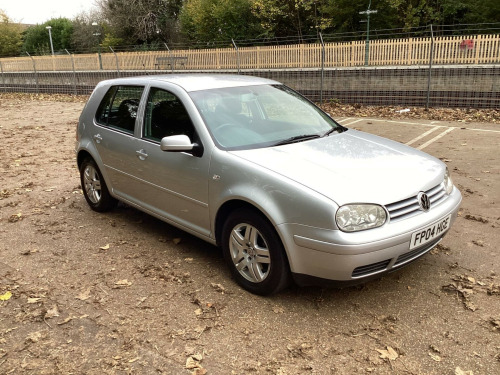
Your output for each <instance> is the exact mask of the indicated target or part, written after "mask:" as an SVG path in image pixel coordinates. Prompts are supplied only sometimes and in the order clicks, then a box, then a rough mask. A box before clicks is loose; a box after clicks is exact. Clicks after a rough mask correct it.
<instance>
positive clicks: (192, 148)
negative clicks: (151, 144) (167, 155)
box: [160, 134, 203, 157]
mask: <svg viewBox="0 0 500 375" xmlns="http://www.w3.org/2000/svg"><path fill="white" fill-rule="evenodd" d="M160 149H161V150H162V151H169V152H188V153H191V154H193V156H198V157H200V156H201V155H203V147H202V146H200V145H199V144H197V143H191V140H190V139H189V137H188V136H187V135H185V134H179V135H171V136H169V137H163V138H162V139H161V141H160Z"/></svg>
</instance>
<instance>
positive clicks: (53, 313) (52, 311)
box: [45, 305, 59, 319]
mask: <svg viewBox="0 0 500 375" xmlns="http://www.w3.org/2000/svg"><path fill="white" fill-rule="evenodd" d="M56 316H59V310H58V309H57V306H56V305H54V306H52V308H50V309H48V310H47V312H46V313H45V319H51V318H54V317H56Z"/></svg>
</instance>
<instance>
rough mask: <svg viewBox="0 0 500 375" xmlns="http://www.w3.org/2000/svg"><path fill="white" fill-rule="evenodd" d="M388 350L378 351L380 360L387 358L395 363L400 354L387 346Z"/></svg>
mask: <svg viewBox="0 0 500 375" xmlns="http://www.w3.org/2000/svg"><path fill="white" fill-rule="evenodd" d="M386 348H387V350H385V349H376V350H377V352H379V353H380V358H382V359H386V358H387V359H388V360H390V361H394V360H396V358H398V357H399V354H398V353H397V352H396V351H395V350H394V349H393V348H391V347H390V346H387V347H386Z"/></svg>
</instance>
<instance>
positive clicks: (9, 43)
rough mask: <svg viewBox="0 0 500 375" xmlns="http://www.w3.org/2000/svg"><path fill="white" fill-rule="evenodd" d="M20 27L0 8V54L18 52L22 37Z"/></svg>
mask: <svg viewBox="0 0 500 375" xmlns="http://www.w3.org/2000/svg"><path fill="white" fill-rule="evenodd" d="M21 33H22V28H21V26H20V25H19V24H15V23H12V21H11V20H10V19H9V17H8V16H7V15H6V14H5V12H4V11H3V10H1V9H0V56H2V57H3V56H16V55H18V54H19V52H20V49H21V46H22V44H23V43H22V39H21V35H22V34H21Z"/></svg>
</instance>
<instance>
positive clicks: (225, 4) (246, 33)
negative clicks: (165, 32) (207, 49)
mask: <svg viewBox="0 0 500 375" xmlns="http://www.w3.org/2000/svg"><path fill="white" fill-rule="evenodd" d="M252 2H253V1H252V0H187V1H186V2H185V3H184V7H183V8H182V11H181V15H180V21H181V28H182V31H183V34H184V35H185V36H186V38H187V39H189V40H192V41H197V42H207V43H208V42H212V41H225V42H227V41H229V40H230V39H240V40H241V39H251V38H257V37H260V36H262V35H263V32H264V30H263V29H262V27H261V26H260V24H259V20H258V19H257V17H256V16H255V15H254V14H253V12H252V7H251V6H252Z"/></svg>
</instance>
